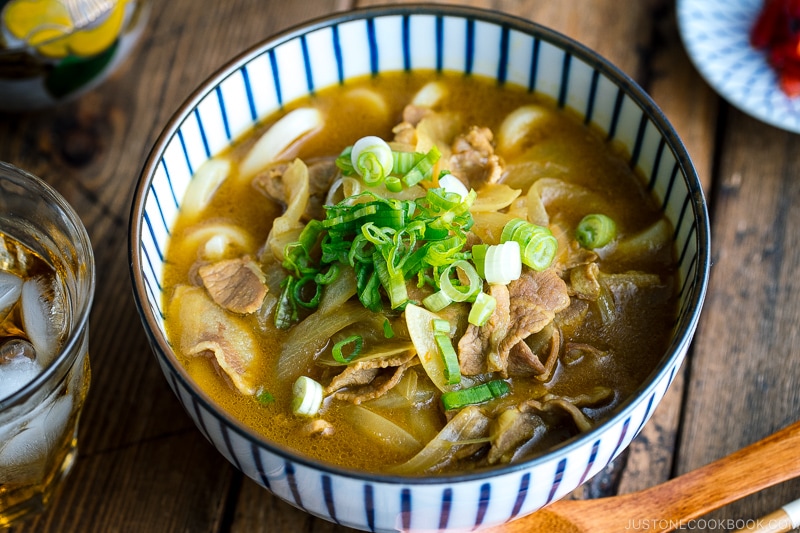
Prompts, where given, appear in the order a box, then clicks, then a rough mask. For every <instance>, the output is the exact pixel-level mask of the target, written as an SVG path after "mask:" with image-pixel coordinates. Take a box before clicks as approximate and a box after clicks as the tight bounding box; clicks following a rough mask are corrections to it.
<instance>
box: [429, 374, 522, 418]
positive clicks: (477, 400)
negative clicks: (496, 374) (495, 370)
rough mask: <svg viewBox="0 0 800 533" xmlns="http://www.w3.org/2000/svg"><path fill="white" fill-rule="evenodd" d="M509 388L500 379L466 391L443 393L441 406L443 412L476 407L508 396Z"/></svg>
mask: <svg viewBox="0 0 800 533" xmlns="http://www.w3.org/2000/svg"><path fill="white" fill-rule="evenodd" d="M510 391H511V388H510V387H509V386H508V383H506V382H505V381H503V380H502V379H496V380H494V381H489V382H487V383H482V384H481V385H476V386H474V387H470V388H468V389H461V390H457V391H450V392H445V393H443V394H442V405H444V408H445V410H447V411H450V410H452V409H461V408H462V407H466V406H468V405H477V404H481V403H485V402H488V401H489V400H493V399H495V398H501V397H503V396H505V395H506V394H508V393H509V392H510Z"/></svg>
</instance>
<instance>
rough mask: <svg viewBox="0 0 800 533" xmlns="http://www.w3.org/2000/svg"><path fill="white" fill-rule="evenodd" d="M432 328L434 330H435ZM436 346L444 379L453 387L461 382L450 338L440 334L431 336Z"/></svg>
mask: <svg viewBox="0 0 800 533" xmlns="http://www.w3.org/2000/svg"><path fill="white" fill-rule="evenodd" d="M435 328H436V327H435V326H434V330H435ZM448 329H449V327H448ZM433 339H434V341H435V342H436V346H437V347H438V348H439V353H440V354H441V356H442V359H443V360H444V379H445V381H446V382H447V384H448V385H455V384H457V383H460V382H461V367H460V366H459V365H458V356H457V355H456V351H455V350H454V349H453V343H452V342H450V337H449V336H447V335H444V334H441V333H436V334H435V335H434V336H433Z"/></svg>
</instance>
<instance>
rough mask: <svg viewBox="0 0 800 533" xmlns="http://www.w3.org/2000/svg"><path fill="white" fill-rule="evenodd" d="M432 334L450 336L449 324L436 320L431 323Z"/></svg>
mask: <svg viewBox="0 0 800 533" xmlns="http://www.w3.org/2000/svg"><path fill="white" fill-rule="evenodd" d="M433 332H434V333H442V334H444V335H449V334H450V322H448V321H447V320H445V319H443V318H437V319H436V320H434V321H433Z"/></svg>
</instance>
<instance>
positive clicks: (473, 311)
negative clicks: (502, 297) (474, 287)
mask: <svg viewBox="0 0 800 533" xmlns="http://www.w3.org/2000/svg"><path fill="white" fill-rule="evenodd" d="M496 307H497V300H495V298H494V296H492V295H490V294H486V293H485V292H479V293H478V296H477V297H476V298H475V302H474V303H473V304H472V307H471V308H470V310H469V317H468V318H467V322H469V323H470V324H474V325H476V326H484V325H486V323H487V322H488V321H489V319H490V318H491V317H492V314H494V310H495V308H496Z"/></svg>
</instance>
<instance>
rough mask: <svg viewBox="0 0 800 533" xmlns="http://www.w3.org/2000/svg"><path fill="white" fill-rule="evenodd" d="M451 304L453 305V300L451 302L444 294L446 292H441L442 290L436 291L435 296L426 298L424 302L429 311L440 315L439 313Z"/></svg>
mask: <svg viewBox="0 0 800 533" xmlns="http://www.w3.org/2000/svg"><path fill="white" fill-rule="evenodd" d="M451 303H453V300H451V299H450V298H449V297H448V296H447V295H446V294H445V293H444V291H441V290H439V291H436V292H434V293H433V294H431V295H429V296H426V297H425V298H424V299H423V300H422V305H424V306H425V308H426V309H427V310H428V311H433V312H434V313H438V312H439V311H441V310H442V309H444V308H445V307H447V306H448V305H450V304H451Z"/></svg>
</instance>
